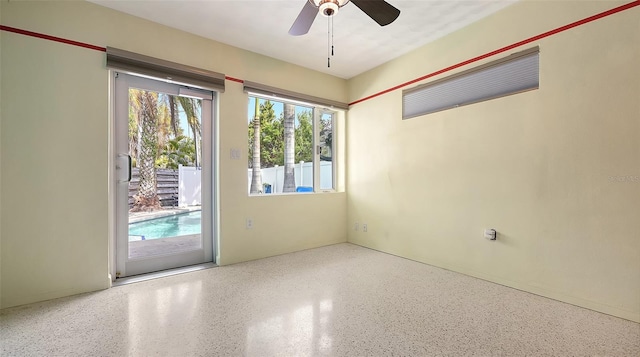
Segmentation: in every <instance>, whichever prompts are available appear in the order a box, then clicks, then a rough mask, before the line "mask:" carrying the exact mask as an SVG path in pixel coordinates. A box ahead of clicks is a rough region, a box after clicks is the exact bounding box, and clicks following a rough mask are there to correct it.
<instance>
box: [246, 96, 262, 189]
mask: <svg viewBox="0 0 640 357" xmlns="http://www.w3.org/2000/svg"><path fill="white" fill-rule="evenodd" d="M254 99H255V101H256V107H255V113H254V117H253V150H252V151H253V155H252V162H251V187H250V189H249V192H250V193H262V174H261V172H260V104H259V100H258V98H254Z"/></svg>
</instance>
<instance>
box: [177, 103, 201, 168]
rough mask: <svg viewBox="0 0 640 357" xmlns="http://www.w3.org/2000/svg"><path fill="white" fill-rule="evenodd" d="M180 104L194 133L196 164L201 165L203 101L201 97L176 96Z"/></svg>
mask: <svg viewBox="0 0 640 357" xmlns="http://www.w3.org/2000/svg"><path fill="white" fill-rule="evenodd" d="M176 98H177V99H178V102H179V103H180V106H181V107H182V109H183V110H184V113H185V114H186V115H187V123H189V127H190V128H191V134H192V135H193V142H194V145H195V147H196V161H195V165H196V166H200V165H201V163H200V160H201V158H202V149H201V145H202V127H201V125H200V119H199V118H200V107H201V106H202V101H201V100H200V99H195V98H187V97H176Z"/></svg>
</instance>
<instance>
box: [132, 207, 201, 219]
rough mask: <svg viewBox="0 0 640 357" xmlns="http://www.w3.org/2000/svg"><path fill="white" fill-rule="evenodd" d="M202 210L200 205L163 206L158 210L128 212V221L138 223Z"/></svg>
mask: <svg viewBox="0 0 640 357" xmlns="http://www.w3.org/2000/svg"><path fill="white" fill-rule="evenodd" d="M200 210H202V206H188V207H175V208H165V209H162V210H160V211H153V212H129V223H138V222H142V221H148V220H150V219H156V218H162V217H168V216H175V215H176V214H181V213H189V212H195V211H200Z"/></svg>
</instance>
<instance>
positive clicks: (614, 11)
mask: <svg viewBox="0 0 640 357" xmlns="http://www.w3.org/2000/svg"><path fill="white" fill-rule="evenodd" d="M638 5H640V0H635V1H632V2H630V3H628V4H625V5H621V6H618V7H615V8H613V9H611V10H607V11H604V12H601V13H599V14H596V15H593V16H590V17H587V18H585V19H582V20H579V21H576V22H572V23H570V24H568V25H565V26H562V27H558V28H556V29H553V30H551V31H547V32H544V33H542V34H539V35H537V36H533V37H530V38H528V39H526V40H523V41H520V42H516V43H514V44H511V45H508V46H505V47H502V48H499V49H497V50H495V51H491V52H487V53H485V54H483V55H480V56H477V57H474V58H471V59H469V60H466V61H463V62H460V63H456V64H454V65H453V66H449V67H447V68H443V69H441V70H439V71H435V72H432V73H429V74H427V75H424V76H422V77H419V78H416V79H413V80H410V81H408V82H404V83H402V84H399V85H397V86H394V87H391V88H389V89H385V90H383V91H380V92H378V93H375V94H372V95H370V96H367V97H364V98H361V99H358V100H356V101H353V102H351V103H349V105H354V104H358V103H362V102H364V101H366V100H369V99H372V98H375V97H378V96H381V95H383V94H386V93H389V92H392V91H395V90H398V89H400V88H403V87H406V86H408V85H411V84H414V83H416V82H420V81H423V80H425V79H428V78H431V77H434V76H437V75H439V74H443V73H446V72H450V71H452V70H454V69H457V68H460V67H462V66H465V65H468V64H470V63H474V62H477V61H480V60H483V59H486V58H488V57H491V56H495V55H497V54H499V53H503V52H506V51H509V50H512V49H514V48H516V47H520V46H522V45H526V44H528V43H531V42H534V41H537V40H540V39H543V38H545V37H549V36H552V35H555V34H557V33H560V32H563V31H567V30H569V29H572V28H574V27H577V26H581V25H584V24H587V23H589V22H592V21H595V20H598V19H601V18H603V17H607V16H610V15H613V14H617V13H619V12H622V11H625V10H628V9H631V8H634V7H636V6H638ZM0 30H2V31H8V32H13V33H17V34H21V35H26V36H32V37H37V38H42V39H45V40H50V41H55V42H60V43H66V44H68V45H73V46H79V47H83V48H88V49H92V50H96V51H101V52H106V51H107V49H106V48H105V47H100V46H96V45H92V44H88V43H84V42H78V41H73V40H68V39H65V38H61V37H55V36H50V35H45V34H42V33H38V32H32V31H27V30H22V29H18V28H15V27H10V26H4V25H0ZM225 79H227V80H229V81H233V82H238V83H244V81H243V80H242V79H238V78H234V77H229V76H225Z"/></svg>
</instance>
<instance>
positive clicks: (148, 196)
mask: <svg viewBox="0 0 640 357" xmlns="http://www.w3.org/2000/svg"><path fill="white" fill-rule="evenodd" d="M131 105H132V107H133V109H134V112H135V114H136V117H137V119H138V120H137V122H138V128H139V130H140V136H139V138H138V156H139V157H138V162H137V164H138V168H139V169H140V183H139V187H138V194H136V195H135V196H133V199H134V203H133V208H131V211H132V212H139V211H153V210H157V209H162V207H161V205H160V199H159V198H158V193H157V186H158V185H157V178H156V165H155V161H156V156H157V154H158V132H157V130H158V94H157V93H155V92H150V91H143V90H136V91H135V92H134V95H133V100H132V102H131Z"/></svg>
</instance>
